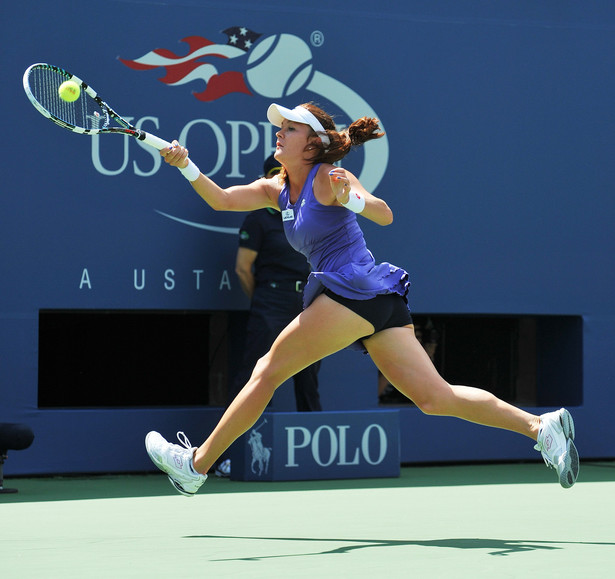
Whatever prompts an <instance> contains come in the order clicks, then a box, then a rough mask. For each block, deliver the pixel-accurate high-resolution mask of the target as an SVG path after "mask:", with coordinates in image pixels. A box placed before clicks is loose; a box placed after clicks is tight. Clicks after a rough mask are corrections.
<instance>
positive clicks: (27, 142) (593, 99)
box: [0, 0, 615, 473]
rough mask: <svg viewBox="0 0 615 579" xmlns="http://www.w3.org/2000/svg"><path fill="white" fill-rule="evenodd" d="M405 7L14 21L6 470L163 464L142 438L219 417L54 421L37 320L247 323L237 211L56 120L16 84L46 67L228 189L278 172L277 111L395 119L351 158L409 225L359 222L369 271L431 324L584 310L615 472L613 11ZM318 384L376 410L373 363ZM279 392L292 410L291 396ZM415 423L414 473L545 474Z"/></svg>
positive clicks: (4, 277) (337, 366) (0, 21)
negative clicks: (184, 149) (14, 435)
mask: <svg viewBox="0 0 615 579" xmlns="http://www.w3.org/2000/svg"><path fill="white" fill-rule="evenodd" d="M389 6H390V7H388V8H387V10H385V11H383V10H382V9H381V7H379V6H378V7H375V6H374V3H373V2H370V1H368V0H352V1H350V0H339V1H338V2H336V3H335V4H334V5H330V6H327V7H326V10H317V9H316V7H315V6H314V5H313V4H306V3H305V2H303V1H301V0H286V1H284V2H278V1H267V0H263V1H261V2H258V3H242V2H235V1H233V0H226V1H225V2H207V1H201V0H199V1H196V0H195V1H190V0H182V1H173V0H171V1H169V2H165V3H159V2H152V1H148V0H141V1H138V0H123V1H122V0H109V1H108V2H105V4H104V8H102V7H101V5H100V4H96V3H92V4H84V5H81V6H80V7H79V10H78V11H75V10H74V9H73V3H72V2H68V1H66V0H57V1H55V2H53V3H51V2H45V1H43V0H38V1H37V0H23V1H22V2H19V3H9V4H7V5H6V6H3V7H2V8H1V9H0V14H1V18H0V31H1V37H2V45H3V49H2V56H1V58H2V65H3V70H4V71H5V73H4V79H5V80H4V81H3V82H2V84H1V85H0V95H1V97H2V101H1V102H2V104H3V112H4V115H3V124H4V135H5V145H4V151H5V152H4V154H3V155H2V160H1V161H0V162H1V164H2V181H1V183H2V195H0V215H1V218H2V227H0V240H1V244H2V252H1V254H0V272H1V274H0V275H1V277H0V420H2V421H10V422H27V423H29V424H30V425H31V426H32V427H33V429H34V431H35V434H36V440H35V443H34V444H33V446H32V447H31V449H29V450H27V451H25V452H21V453H14V455H13V457H12V458H11V472H12V473H14V472H18V473H19V472H23V473H50V472H68V471H77V472H92V471H94V472H96V471H122V470H142V469H149V468H151V467H150V464H149V463H148V461H147V457H146V456H145V455H144V452H143V450H142V435H143V434H144V432H145V431H146V430H148V429H149V428H156V429H158V430H161V431H164V432H166V433H168V432H169V431H171V430H175V429H183V430H186V431H187V432H189V433H190V436H191V437H192V438H193V439H199V438H201V437H203V436H204V435H206V434H207V433H208V432H209V430H210V428H211V425H212V424H213V422H214V421H215V420H216V419H217V417H218V416H219V413H220V409H212V408H206V407H205V408H185V409H184V408H173V409H157V410H151V409H150V410H148V409H122V410H105V409H98V410H95V409H89V410H87V409H83V410H59V409H56V410H43V409H39V408H38V405H37V384H38V375H37V372H38V367H37V364H38V315H39V310H41V309H153V310H158V309H208V310H230V311H233V310H245V309H246V308H247V306H248V303H247V300H246V299H245V297H244V296H243V294H242V293H241V290H240V287H239V283H238V281H237V279H236V277H235V275H234V273H233V267H234V256H235V250H236V246H237V240H236V236H235V232H236V229H237V228H238V227H239V225H240V223H241V221H242V219H243V217H244V214H241V213H238V214H230V213H227V214H225V213H220V214H218V213H215V212H214V211H212V210H211V209H209V208H208V206H207V205H206V204H205V203H203V202H202V201H201V200H200V199H199V198H198V197H197V196H196V195H195V194H194V192H193V191H192V189H191V188H190V187H189V186H188V185H187V183H186V182H185V180H184V179H183V178H182V177H181V176H180V175H178V174H177V172H176V171H175V170H173V169H171V168H169V167H166V166H164V164H161V162H160V159H159V158H158V156H157V154H156V152H155V151H153V150H149V149H147V148H145V147H143V146H141V145H140V144H139V143H137V142H136V141H133V140H130V139H129V138H128V137H120V136H115V135H113V136H103V137H101V138H89V137H85V136H77V135H74V134H71V133H69V132H68V131H63V130H62V129H59V128H58V127H56V126H54V125H53V124H52V123H50V122H48V121H46V120H44V119H43V117H41V116H40V115H39V114H38V113H37V112H36V111H35V110H34V108H33V107H32V106H31V105H30V104H29V102H28V101H27V99H26V97H25V95H24V93H23V91H22V89H21V77H22V74H23V72H24V70H25V69H26V68H27V66H29V65H30V64H32V63H34V62H50V63H53V64H57V65H59V66H62V67H65V68H67V69H68V70H70V71H71V72H73V73H74V74H76V75H78V76H80V77H81V78H83V79H84V80H85V81H86V82H89V83H90V84H91V85H92V86H93V87H94V88H95V90H97V91H98V92H99V93H100V95H101V96H102V98H103V99H105V100H108V102H109V104H110V105H111V106H113V107H114V108H116V109H117V110H118V112H119V113H120V114H123V115H125V116H127V117H129V118H131V119H132V120H133V121H134V122H136V123H137V124H138V125H139V126H141V127H143V128H144V129H145V130H147V131H149V132H153V133H155V134H158V135H160V136H161V137H163V138H166V139H172V138H175V137H180V138H181V140H182V141H183V142H184V143H185V144H186V145H187V146H188V147H189V148H190V154H191V157H192V158H193V159H194V161H195V162H196V163H197V164H198V165H199V166H200V168H201V169H202V170H203V172H206V173H208V174H209V175H210V176H211V177H212V178H214V180H216V181H217V182H219V183H220V184H221V185H223V186H228V185H232V184H234V183H239V182H243V181H245V180H247V179H251V178H254V177H257V176H258V175H259V174H260V170H261V167H262V162H263V159H264V158H265V157H267V156H268V155H269V153H270V152H271V151H272V150H273V147H274V136H273V130H272V128H271V127H270V126H269V124H268V123H267V122H266V117H265V112H266V109H267V106H268V105H269V103H270V102H272V101H275V102H279V103H281V104H283V105H286V106H294V105H296V104H298V103H301V102H305V101H310V100H313V101H316V102H318V103H319V104H321V105H322V106H323V107H324V108H326V109H327V110H329V111H330V112H332V113H334V114H335V115H336V121H337V122H338V123H339V124H340V125H344V124H347V123H349V122H350V121H352V120H354V119H355V118H358V117H359V116H362V115H365V114H367V115H373V116H377V117H378V118H379V119H380V120H381V121H382V124H383V127H384V128H385V130H386V131H387V138H386V139H383V140H381V141H378V142H375V143H370V144H369V145H368V146H366V147H365V150H364V151H359V152H356V153H353V154H352V155H350V156H349V157H348V159H347V163H345V166H346V167H347V168H349V169H350V170H352V171H353V172H355V173H356V174H357V175H359V176H360V178H361V179H362V181H363V182H364V183H365V184H366V185H367V187H368V188H370V189H371V190H373V191H374V192H375V193H376V194H378V195H379V196H382V197H383V198H385V199H386V201H387V202H388V203H389V204H390V205H391V207H392V209H393V211H394V213H395V222H394V224H393V225H391V226H390V227H388V228H385V229H382V228H379V227H378V226H376V225H373V224H371V223H367V222H366V221H362V225H363V226H364V230H365V232H366V236H367V239H368V244H369V246H370V248H371V249H372V251H373V253H374V255H375V256H376V259H377V260H387V261H391V262H393V263H397V264H399V265H400V266H402V267H404V268H406V269H408V271H410V272H411V278H412V282H413V287H412V290H411V296H410V300H411V305H412V308H413V310H414V311H415V312H429V313H432V314H438V313H447V314H515V315H516V314H530V315H541V314H548V315H574V316H581V317H582V320H583V330H582V341H583V404H582V405H581V406H579V407H577V408H575V409H573V411H574V414H575V418H576V420H577V429H578V431H579V433H580V437H579V440H578V442H579V444H578V446H579V450H580V452H581V455H582V456H583V457H603V456H614V455H615V442H614V441H615V436H614V434H615V430H614V429H615V427H614V426H613V423H612V421H611V420H610V418H609V414H608V410H609V408H610V407H612V405H613V403H615V396H614V395H613V393H612V389H611V388H609V386H608V385H609V384H610V382H611V377H612V376H613V374H614V369H615V368H614V366H615V364H614V362H613V356H612V354H611V350H612V344H613V340H612V331H611V330H612V322H613V318H614V305H613V299H612V298H613V291H614V288H615V267H614V263H613V241H612V223H613V219H614V217H615V201H614V195H613V183H614V182H615V163H613V158H614V153H615V147H614V137H613V135H614V131H613V124H614V120H615V119H614V115H613V102H615V99H614V97H615V80H614V78H615V76H614V75H613V71H614V64H615V62H614V60H615V34H614V31H615V6H614V5H613V4H612V3H611V2H607V1H604V2H599V1H595V2H592V1H580V0H578V1H577V0H567V1H562V0H546V1H544V2H541V3H540V4H536V2H532V1H530V0H527V1H524V0H516V1H504V2H498V3H495V4H494V3H491V2H483V1H478V0H475V1H472V0H456V1H443V0H435V1H430V2H423V1H415V0H404V1H399V2H392V3H389ZM246 41H247V44H246ZM197 59H198V60H197ZM195 64H199V65H201V66H195ZM366 376H367V377H368V378H369V380H368V378H366ZM321 380H322V383H323V386H322V396H323V402H324V406H325V408H326V409H328V410H340V409H346V408H347V409H355V410H356V409H366V408H371V407H374V406H375V405H376V403H377V401H376V399H375V397H374V388H375V386H374V384H375V369H374V368H373V366H372V365H371V362H370V361H369V360H368V359H367V358H365V357H362V356H360V355H358V354H354V353H351V352H342V353H340V354H337V355H335V356H333V357H331V358H330V359H328V360H326V361H325V362H324V364H323V369H322V371H321ZM288 390H290V389H288ZM280 396H281V397H282V398H281V400H282V402H280V407H281V408H284V404H285V403H284V402H283V401H284V400H286V401H288V400H289V398H288V396H292V393H280ZM284 396H287V398H286V399H285V398H283V397H284ZM540 410H541V409H540V408H539V409H537V411H540ZM400 421H401V429H402V436H401V455H402V460H403V461H428V460H449V459H458V460H462V459H468V460H476V459H494V458H510V459H516V458H528V457H536V456H537V455H535V454H534V453H533V451H532V448H531V444H530V443H529V441H527V440H522V439H521V438H520V437H517V436H514V435H511V434H508V433H504V432H495V431H490V430H485V429H482V428H478V427H476V426H472V425H468V424H463V423H461V422H459V421H456V420H449V419H436V418H426V417H424V416H422V415H420V413H419V412H418V411H416V410H415V409H412V408H408V409H404V410H402V412H401V414H400Z"/></svg>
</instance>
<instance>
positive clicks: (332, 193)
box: [318, 167, 393, 225]
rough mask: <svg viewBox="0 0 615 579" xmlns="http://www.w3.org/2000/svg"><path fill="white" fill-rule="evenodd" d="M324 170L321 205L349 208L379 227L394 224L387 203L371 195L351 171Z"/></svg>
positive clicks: (320, 176)
mask: <svg viewBox="0 0 615 579" xmlns="http://www.w3.org/2000/svg"><path fill="white" fill-rule="evenodd" d="M324 169H325V170H324V171H319V175H318V180H319V185H320V186H319V189H320V190H322V191H323V192H324V194H323V197H324V199H323V200H321V199H320V198H319V201H320V202H321V203H325V204H327V201H328V204H329V205H342V206H347V207H348V209H350V210H351V211H354V212H355V213H359V214H360V215H362V216H363V217H365V218H366V219H369V220H370V221H373V222H374V223H377V224H378V225H390V224H391V223H393V212H392V211H391V208H390V207H389V206H388V205H387V203H386V202H385V201H383V200H382V199H380V198H379V197H376V196H375V195H372V194H371V193H369V192H368V191H367V190H366V189H365V188H364V187H363V185H361V183H360V181H359V180H358V179H357V178H356V177H355V176H354V175H353V174H352V173H351V172H350V171H346V170H345V169H342V168H340V167H333V168H332V169H330V170H327V167H325V168H324ZM327 188H328V189H329V191H327ZM351 197H352V198H351ZM349 203H350V204H349ZM347 204H348V205H347Z"/></svg>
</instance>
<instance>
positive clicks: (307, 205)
mask: <svg viewBox="0 0 615 579" xmlns="http://www.w3.org/2000/svg"><path fill="white" fill-rule="evenodd" d="M319 167H320V164H318V165H315V166H314V167H313V168H312V170H311V171H310V174H309V175H308V178H307V179H306V181H305V184H304V186H303V190H302V191H301V194H300V195H299V198H298V199H297V202H296V203H294V204H293V203H290V199H289V191H288V185H285V186H284V187H283V188H282V191H281V192H280V196H279V198H278V204H279V206H280V211H281V212H282V221H283V223H284V231H285V233H286V238H287V239H288V241H289V243H290V244H291V245H292V246H293V247H294V248H295V249H296V250H297V251H299V252H300V253H302V254H303V255H305V257H306V258H307V259H308V261H309V262H310V265H311V267H312V273H311V274H310V277H309V278H308V283H307V285H306V286H305V289H304V292H303V307H304V308H306V307H307V306H309V305H310V304H311V303H312V301H314V299H315V298H316V297H317V296H318V295H319V294H320V293H322V292H323V291H324V290H325V288H327V289H329V290H330V291H332V292H333V293H335V294H337V295H339V296H342V297H345V298H349V299H353V300H367V299H370V298H374V297H376V296H377V295H380V294H391V293H397V294H399V295H400V296H402V297H403V298H404V299H406V295H407V294H408V290H409V289H410V282H409V281H408V273H407V272H406V271H405V270H403V269H401V268H399V267H396V266H395V265H392V264H390V263H387V262H382V263H379V264H376V262H375V260H374V256H373V255H372V253H371V252H370V251H369V249H367V246H366V244H365V238H364V237H363V232H362V231H361V228H360V227H359V224H358V223H357V216H356V214H355V213H353V212H352V211H350V210H348V209H346V208H345V207H338V206H333V205H331V206H329V205H321V204H320V203H319V202H318V201H317V200H316V198H315V197H314V189H313V183H314V178H315V176H316V173H317V171H318V168H319ZM358 346H359V347H360V349H363V348H362V346H360V344H359V345H358Z"/></svg>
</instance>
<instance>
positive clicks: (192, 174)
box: [178, 159, 201, 183]
mask: <svg viewBox="0 0 615 579" xmlns="http://www.w3.org/2000/svg"><path fill="white" fill-rule="evenodd" d="M178 169H179V172H180V173H181V174H182V175H183V176H184V177H185V178H186V179H188V181H190V182H191V183H192V182H193V181H196V180H197V179H198V178H199V175H200V174H201V170H200V169H199V168H198V167H197V166H196V165H195V164H194V163H193V162H192V161H191V160H190V159H188V164H187V165H186V166H185V167H183V168H181V169H180V168H179V167H178Z"/></svg>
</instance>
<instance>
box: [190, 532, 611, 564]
mask: <svg viewBox="0 0 615 579" xmlns="http://www.w3.org/2000/svg"><path fill="white" fill-rule="evenodd" d="M184 538H185V539H228V540H232V541H251V540H257V541H286V542H288V541H291V542H296V543H297V544H298V545H305V544H306V543H311V542H317V543H333V544H334V545H335V544H339V543H343V544H342V545H341V546H339V547H333V548H328V549H324V550H319V551H314V552H313V553H305V552H301V553H295V554H292V553H291V554H284V555H263V556H258V557H239V558H233V559H216V560H217V561H262V560H265V559H280V558H286V557H307V556H310V555H312V556H321V555H343V554H345V553H351V552H353V551H357V550H360V549H378V548H381V547H386V548H390V547H427V548H446V549H478V550H486V551H488V554H489V555H496V556H507V555H512V554H516V553H525V552H528V551H538V550H543V551H553V550H557V549H563V548H565V546H566V545H598V546H600V545H602V546H607V547H613V546H615V543H604V542H589V541H531V540H527V541H521V540H508V539H480V538H473V539H466V538H456V539H452V538H451V539H432V540H428V541H421V540H408V541H405V540H381V539H378V540H373V541H370V540H368V539H330V538H322V539H316V538H305V537H296V538H294V537H243V536H218V535H192V536H188V537H184Z"/></svg>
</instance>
